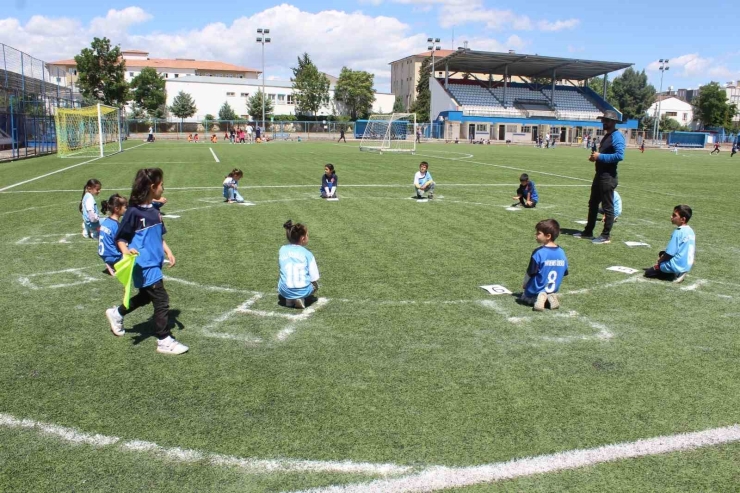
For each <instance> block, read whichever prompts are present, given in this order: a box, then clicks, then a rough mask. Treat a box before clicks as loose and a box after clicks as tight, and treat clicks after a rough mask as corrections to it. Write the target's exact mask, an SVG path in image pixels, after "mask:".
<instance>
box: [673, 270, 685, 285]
mask: <svg viewBox="0 0 740 493" xmlns="http://www.w3.org/2000/svg"><path fill="white" fill-rule="evenodd" d="M684 279H686V272H684V273H683V274H679V275H677V276H676V278H675V279H674V280H673V282H674V283H676V284H680V283H682V282H683V280H684Z"/></svg>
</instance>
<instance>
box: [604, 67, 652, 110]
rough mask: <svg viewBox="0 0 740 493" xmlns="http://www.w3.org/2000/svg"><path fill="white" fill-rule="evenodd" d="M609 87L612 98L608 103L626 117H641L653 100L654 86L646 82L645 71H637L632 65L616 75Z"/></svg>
mask: <svg viewBox="0 0 740 493" xmlns="http://www.w3.org/2000/svg"><path fill="white" fill-rule="evenodd" d="M602 84H603V82H602ZM610 89H611V94H612V96H611V97H612V98H613V99H610V100H609V103H611V104H612V105H613V106H614V107H616V108H617V109H618V110H619V111H620V112H621V113H622V115H623V116H624V118H626V119H627V118H641V117H642V116H643V115H644V114H645V112H647V110H648V108H650V105H652V104H653V101H654V100H655V87H653V86H652V84H648V78H647V75H646V74H645V71H644V70H643V71H642V72H637V71H635V70H633V69H632V67H630V68H628V69H627V70H625V71H624V72H623V73H622V75H620V76H619V77H616V78H615V79H614V80H613V81H612V83H611V86H610ZM602 91H603V86H602Z"/></svg>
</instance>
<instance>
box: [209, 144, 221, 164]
mask: <svg viewBox="0 0 740 493" xmlns="http://www.w3.org/2000/svg"><path fill="white" fill-rule="evenodd" d="M208 149H209V150H210V151H211V154H213V159H215V160H216V162H217V163H220V162H221V161H219V159H218V156H216V153H215V152H213V148H211V147H209V148H208Z"/></svg>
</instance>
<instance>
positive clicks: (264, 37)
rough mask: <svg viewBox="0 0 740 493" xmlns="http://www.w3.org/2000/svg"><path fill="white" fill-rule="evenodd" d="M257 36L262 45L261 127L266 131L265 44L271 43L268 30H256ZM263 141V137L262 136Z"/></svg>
mask: <svg viewBox="0 0 740 493" xmlns="http://www.w3.org/2000/svg"><path fill="white" fill-rule="evenodd" d="M257 34H259V35H260V36H257V42H258V43H260V44H262V127H263V129H264V130H265V132H266V131H267V124H266V123H265V98H266V97H267V95H266V94H265V43H269V42H270V41H272V40H271V39H270V38H268V37H267V35H268V34H270V30H269V29H263V28H261V27H260V28H259V29H257ZM262 138H263V139H264V136H262Z"/></svg>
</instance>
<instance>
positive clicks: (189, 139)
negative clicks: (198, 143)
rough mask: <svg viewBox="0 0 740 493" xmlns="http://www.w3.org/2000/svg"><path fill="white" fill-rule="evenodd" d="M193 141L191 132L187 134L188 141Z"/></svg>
mask: <svg viewBox="0 0 740 493" xmlns="http://www.w3.org/2000/svg"><path fill="white" fill-rule="evenodd" d="M192 141H193V134H189V135H188V143H191V142H192Z"/></svg>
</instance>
